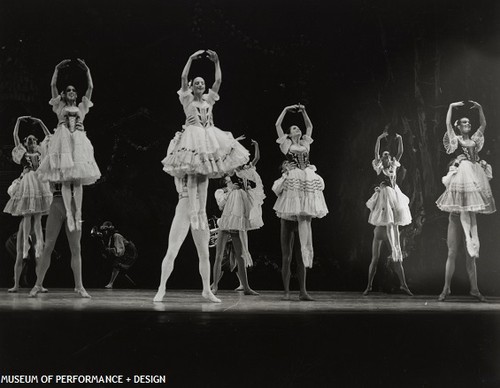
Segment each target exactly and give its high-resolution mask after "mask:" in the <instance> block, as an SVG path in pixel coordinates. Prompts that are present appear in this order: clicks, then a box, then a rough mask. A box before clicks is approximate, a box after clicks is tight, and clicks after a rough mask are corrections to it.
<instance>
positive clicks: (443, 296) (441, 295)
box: [438, 290, 451, 302]
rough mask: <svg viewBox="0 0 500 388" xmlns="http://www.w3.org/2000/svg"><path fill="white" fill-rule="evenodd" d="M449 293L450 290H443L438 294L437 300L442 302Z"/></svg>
mask: <svg viewBox="0 0 500 388" xmlns="http://www.w3.org/2000/svg"><path fill="white" fill-rule="evenodd" d="M450 294H451V291H450V290H443V292H442V293H441V294H439V296H438V301H439V302H444V301H445V300H446V297H447V296H448V295H450Z"/></svg>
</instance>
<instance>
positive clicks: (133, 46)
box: [0, 0, 500, 295]
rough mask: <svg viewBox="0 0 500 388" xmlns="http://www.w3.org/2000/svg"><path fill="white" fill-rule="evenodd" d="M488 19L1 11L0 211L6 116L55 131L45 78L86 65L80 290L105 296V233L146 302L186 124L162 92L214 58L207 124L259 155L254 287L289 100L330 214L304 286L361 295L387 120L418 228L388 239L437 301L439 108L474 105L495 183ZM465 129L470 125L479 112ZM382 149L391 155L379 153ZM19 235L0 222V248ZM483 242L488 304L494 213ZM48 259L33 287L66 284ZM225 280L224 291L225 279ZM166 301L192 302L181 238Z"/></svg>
mask: <svg viewBox="0 0 500 388" xmlns="http://www.w3.org/2000/svg"><path fill="white" fill-rule="evenodd" d="M498 7H499V5H498V2H497V1H494V0H492V1H475V2H471V1H464V0H460V1H456V0H453V1H439V0H432V1H368V0H366V1H365V0H363V1H361V0H355V1H353V0H343V1H319V0H318V1H312V0H293V1H283V0H275V1H269V0H253V1H234V0H203V1H195V0H169V1H159V0H157V1H150V0H147V1H146V0H136V1H130V0H128V1H123V0H120V1H114V0H106V1H97V0H96V1H89V0H81V1H78V2H70V1H54V0H45V1H43V2H42V1H35V0H33V1H23V0H13V1H10V0H2V1H1V2H0V144H1V146H2V147H1V155H0V181H1V186H0V202H1V203H0V204H1V206H4V204H5V203H6V201H7V194H6V190H7V187H8V185H9V184H10V182H11V181H12V179H14V178H15V177H16V176H17V175H18V174H19V166H17V165H15V164H14V163H13V162H12V161H11V160H10V151H11V149H12V146H13V141H12V129H13V126H14V122H15V119H16V117H17V116H19V115H33V116H37V117H40V118H41V119H43V121H44V122H45V123H46V124H47V126H48V127H49V128H54V127H55V126H56V117H55V115H54V114H53V113H52V111H51V109H50V106H49V105H48V100H49V98H50V87H49V84H50V79H51V76H52V72H53V68H54V66H55V65H56V64H57V63H58V62H59V61H61V60H62V59H65V58H84V59H85V60H86V62H87V64H88V65H89V67H90V69H91V72H92V76H93V79H94V86H95V89H94V93H93V96H92V100H93V102H94V104H95V106H94V107H93V108H92V109H91V111H90V113H89V114H88V116H87V118H86V121H85V128H86V130H87V133H88V137H89V138H90V139H91V141H92V143H93V145H94V147H95V156H96V159H97V162H98V164H99V166H100V168H101V171H102V173H103V178H102V179H101V180H100V181H99V182H98V183H97V184H95V185H93V186H90V187H86V188H85V195H84V211H83V214H84V219H85V223H84V226H83V230H84V236H83V241H82V243H83V263H84V264H83V265H84V281H85V284H86V286H87V287H98V286H102V285H104V284H105V281H106V277H107V276H108V274H107V273H103V269H102V262H101V259H100V256H99V253H98V249H97V246H96V245H95V241H94V240H92V239H91V238H90V229H91V227H92V226H93V225H97V224H101V223H102V222H103V221H105V220H111V221H113V222H114V224H115V225H116V226H117V227H118V229H119V230H120V231H121V232H122V233H123V234H124V235H125V236H126V237H128V238H130V239H132V240H133V241H134V242H135V243H136V245H137V247H138V249H139V252H140V256H139V260H138V262H137V263H136V265H135V267H134V268H133V269H132V270H131V276H132V277H133V278H134V279H135V280H136V282H137V283H138V284H139V285H140V286H142V287H146V288H154V287H156V286H157V284H158V281H159V276H160V263H161V260H162V258H163V256H164V254H165V252H166V249H167V237H168V232H169V226H170V222H171V219H172V217H173V213H174V207H175V204H176V202H177V194H176V192H175V188H174V184H173V179H172V178H171V177H170V176H168V175H167V174H165V173H164V172H163V171H162V165H161V163H160V161H161V159H162V158H163V157H164V154H165V151H166V147H167V145H168V142H169V140H170V139H171V138H172V137H173V135H174V133H175V131H177V130H179V129H180V128H181V124H182V123H183V120H184V116H183V112H182V108H181V105H180V104H179V102H178V99H177V95H176V91H177V89H178V88H179V86H180V73H181V71H182V68H183V66H184V64H185V62H186V59H187V57H188V56H189V55H190V54H191V53H192V52H194V51H196V50H198V49H206V48H210V49H213V50H215V51H217V52H218V54H219V56H220V59H221V64H222V72H223V82H222V87H221V89H220V95H221V100H220V101H219V102H218V103H217V105H216V107H215V113H214V115H215V123H216V125H217V126H218V127H219V128H221V129H224V130H229V131H232V132H233V134H234V135H235V136H237V135H240V134H246V136H247V137H248V138H253V139H256V140H258V141H259V143H260V145H261V151H262V157H261V161H260V163H259V165H258V170H259V172H260V174H261V176H262V179H263V182H264V184H265V188H266V194H267V199H266V201H265V204H264V209H263V211H264V221H265V226H264V227H263V228H262V229H261V230H258V231H255V232H251V233H250V234H249V239H250V249H251V252H252V254H253V257H254V259H255V261H256V266H255V267H254V268H253V269H252V270H251V272H250V275H249V276H250V281H251V284H252V286H253V287H254V288H255V289H279V288H280V287H281V279H280V273H279V266H280V245H279V221H278V219H277V218H276V216H275V215H274V213H273V211H272V206H273V204H274V200H275V198H274V194H273V193H272V192H271V190H270V187H271V185H272V182H273V181H274V179H276V178H278V176H279V172H278V166H279V163H280V161H281V160H282V159H283V156H282V155H281V153H280V152H279V149H278V146H277V144H276V143H275V139H276V132H275V129H274V122H275V120H276V118H277V116H278V115H279V113H280V112H281V110H282V108H283V107H284V106H285V105H289V104H294V103H298V102H300V103H302V104H305V105H306V106H307V110H308V112H309V115H310V117H311V119H312V121H313V124H314V132H313V137H314V139H315V142H314V143H313V145H312V154H311V160H312V162H313V163H314V164H315V165H316V166H317V169H318V172H319V174H320V175H321V176H322V177H323V178H324V180H325V183H326V189H325V197H326V200H327V203H328V206H329V209H330V213H329V214H328V215H327V216H326V217H325V218H323V219H321V220H314V221H313V232H314V246H315V253H316V257H315V263H314V268H313V269H312V270H311V271H310V272H309V273H310V275H308V276H309V278H308V279H309V280H308V284H309V286H310V288H311V289H312V290H314V289H318V290H362V289H363V287H364V285H365V278H366V272H367V268H368V264H369V260H370V255H371V254H370V248H371V236H372V227H371V226H369V225H368V223H367V217H368V210H367V209H366V207H365V201H366V200H367V199H368V198H369V196H370V195H371V192H372V188H373V184H374V183H375V172H374V171H373V170H372V168H371V160H372V158H373V147H374V143H375V139H376V137H377V136H378V135H379V134H380V133H381V131H382V129H383V127H384V126H385V125H386V124H387V123H391V136H392V137H391V138H393V135H394V132H398V133H400V134H401V135H402V136H403V139H404V143H405V153H404V155H403V158H402V164H403V169H402V171H404V174H403V173H402V174H401V177H400V178H403V179H401V182H400V186H401V188H402V190H403V192H405V193H406V194H407V195H408V196H409V197H410V198H411V210H412V214H413V217H414V223H413V224H412V225H411V226H408V227H405V228H404V229H403V235H402V240H403V244H404V250H405V254H407V257H406V259H405V263H404V265H405V268H406V272H407V277H408V282H409V284H410V287H411V288H412V289H413V290H414V291H416V292H417V293H434V294H436V293H438V292H439V291H440V288H441V287H442V281H443V276H444V265H445V260H446V241H445V239H446V226H447V214H445V213H442V212H440V211H439V210H438V209H437V208H436V206H435V204H434V201H435V200H436V199H437V197H438V196H439V195H440V193H441V192H442V190H443V188H444V187H443V186H442V184H441V182H440V179H441V176H442V175H443V174H445V171H446V166H447V163H448V162H449V160H450V157H449V156H447V155H446V154H445V152H444V149H443V147H442V144H441V139H442V136H443V134H444V132H445V123H444V118H445V114H446V110H447V107H448V104H449V103H450V102H452V101H457V100H463V99H473V100H476V101H478V102H479V103H481V104H482V105H483V107H484V110H485V114H486V118H487V121H488V127H487V129H486V144H485V147H484V149H483V151H482V153H481V154H482V157H483V158H484V159H486V160H487V161H488V162H489V163H490V164H491V165H492V166H493V171H494V174H495V173H497V172H498V171H500V160H499V152H500V150H499V149H498V142H499V134H500V131H499V127H500V117H499V110H498V106H499V104H500V94H499V93H500V92H499V84H500V56H499V54H500V50H499V42H500V39H499V38H500V26H499V13H498ZM191 74H193V75H202V76H204V77H205V79H206V80H207V83H208V84H211V83H212V82H213V65H212V63H211V62H209V61H208V60H203V61H198V62H195V64H194V65H193V66H192V71H191ZM68 83H71V84H74V85H75V86H76V87H77V89H78V90H79V91H80V95H81V94H83V93H84V89H85V77H84V75H83V74H82V72H80V71H78V69H76V68H69V69H67V70H65V71H64V72H62V74H61V76H60V85H59V86H60V88H62V87H64V86H66V84H68ZM464 114H465V113H464ZM466 114H468V115H470V118H471V119H472V122H473V125H474V126H475V127H477V126H478V117H477V112H476V111H470V112H469V111H468V112H467V113H466ZM292 123H298V124H299V125H300V126H302V128H303V123H302V120H301V117H300V116H299V115H290V117H287V120H286V122H285V124H287V125H289V124H292ZM21 131H22V135H23V134H25V133H28V132H29V131H31V128H30V127H29V125H28V126H23V127H22V129H21ZM39 135H40V136H41V134H40V133H39ZM391 138H390V139H391ZM382 146H383V147H389V148H390V147H392V144H391V141H389V142H386V143H383V144H382ZM403 175H404V176H403ZM498 182H499V179H498V177H495V178H494V179H493V181H492V187H493V191H494V195H495V196H496V197H497V200H498V199H499V198H500V197H499V195H500V190H499V183H498ZM216 188H217V182H216V181H212V183H211V184H210V189H209V190H210V193H209V198H210V202H209V204H208V214H209V215H212V214H214V215H215V214H216V215H218V214H219V212H218V210H217V208H216V204H215V201H214V199H213V192H214V191H215V189H216ZM18 222H19V220H18V219H16V218H14V217H11V216H10V215H6V214H2V215H1V216H0V241H5V240H6V239H7V237H8V236H9V235H10V234H12V233H13V232H14V231H15V230H16V228H17V225H18ZM479 229H480V238H481V244H482V245H481V259H480V260H479V281H480V285H481V287H482V290H483V292H484V293H485V294H487V295H500V288H499V282H498V278H499V275H500V274H499V272H500V260H499V259H500V258H499V254H498V252H499V251H500V239H499V230H500V219H499V216H498V215H497V214H494V215H490V216H479ZM57 250H58V251H59V253H60V254H61V259H59V260H55V261H54V263H53V267H52V268H51V270H50V271H49V272H48V275H47V280H46V285H47V286H49V287H71V286H72V284H73V283H72V276H71V272H70V267H69V252H68V248H67V244H66V241H65V239H64V238H60V240H59V242H58V245H57ZM0 252H1V253H0V254H1V260H0V286H2V287H6V286H10V285H11V278H12V271H13V270H12V266H13V262H12V261H11V260H10V258H8V257H7V255H6V251H5V249H4V248H3V247H2V248H1V250H0ZM384 255H385V256H386V255H387V252H385V254H384ZM212 256H213V252H212ZM457 271H458V272H457V278H456V279H455V282H454V291H456V292H458V291H463V292H465V291H467V281H466V276H465V270H464V264H463V260H461V261H460V263H459V266H458V270H457ZM225 281H226V285H227V286H228V287H229V286H232V285H233V284H232V283H231V281H234V279H230V278H229V277H228V278H227V279H225ZM376 281H377V282H378V283H377V284H378V286H379V287H380V288H382V289H388V290H390V289H391V288H392V287H394V286H396V285H397V282H395V280H394V278H393V274H392V273H391V272H390V271H389V270H388V269H386V267H385V266H383V265H381V269H380V276H379V277H378V278H377V280H376ZM122 285H123V286H126V285H127V284H126V283H122ZM169 287H171V288H198V287H200V279H199V275H198V264H197V258H196V255H195V251H194V246H193V243H192V241H191V240H190V239H187V240H186V243H185V245H184V247H183V248H182V250H181V252H180V254H179V257H178V260H177V262H176V269H175V271H174V273H173V275H172V277H171V280H170V282H169Z"/></svg>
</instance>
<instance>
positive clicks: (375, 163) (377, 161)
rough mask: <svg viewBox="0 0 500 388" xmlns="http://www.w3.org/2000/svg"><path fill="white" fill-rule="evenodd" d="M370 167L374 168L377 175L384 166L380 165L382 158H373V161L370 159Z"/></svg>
mask: <svg viewBox="0 0 500 388" xmlns="http://www.w3.org/2000/svg"><path fill="white" fill-rule="evenodd" d="M372 167H373V169H374V170H375V172H376V173H377V175H379V174H380V173H381V172H382V170H383V168H384V167H383V166H382V159H373V161H372Z"/></svg>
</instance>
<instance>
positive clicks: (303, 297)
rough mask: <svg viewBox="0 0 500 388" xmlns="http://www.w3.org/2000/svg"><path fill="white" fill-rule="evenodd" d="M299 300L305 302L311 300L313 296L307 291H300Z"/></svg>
mask: <svg viewBox="0 0 500 388" xmlns="http://www.w3.org/2000/svg"><path fill="white" fill-rule="evenodd" d="M299 300H302V301H305V302H313V301H314V298H313V297H312V296H311V295H309V294H308V293H307V291H304V292H301V293H300V294H299Z"/></svg>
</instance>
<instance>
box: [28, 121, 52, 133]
mask: <svg viewBox="0 0 500 388" xmlns="http://www.w3.org/2000/svg"><path fill="white" fill-rule="evenodd" d="M31 120H33V121H35V122H37V123H38V124H40V127H42V130H43V133H45V136H50V131H49V129H48V128H47V127H46V126H45V124H44V123H43V121H42V120H40V119H38V118H36V117H31Z"/></svg>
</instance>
